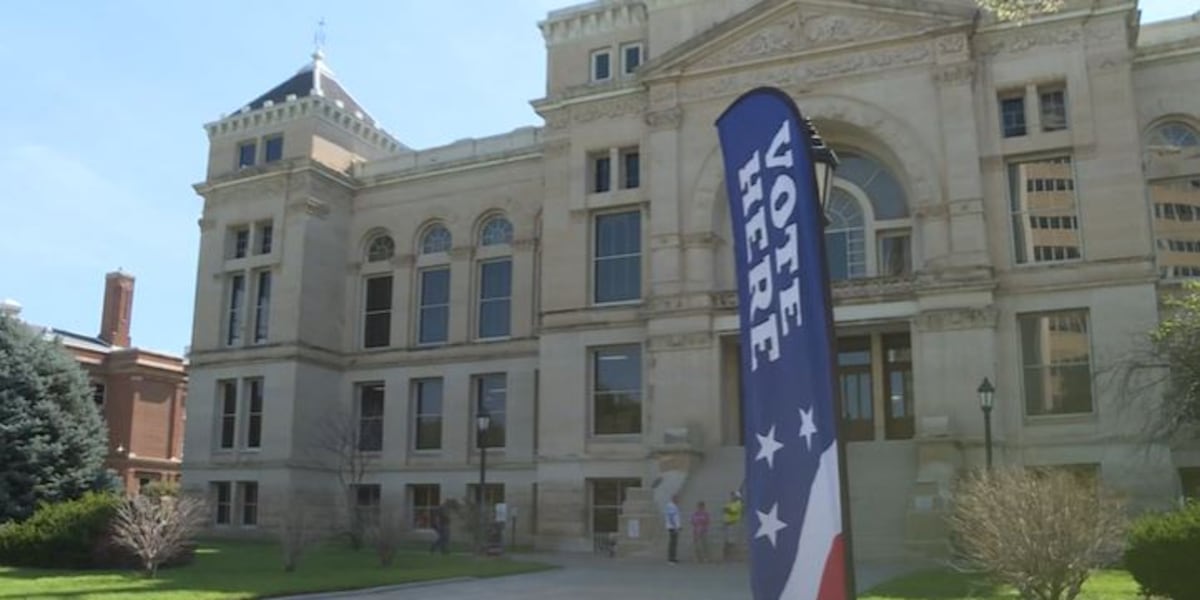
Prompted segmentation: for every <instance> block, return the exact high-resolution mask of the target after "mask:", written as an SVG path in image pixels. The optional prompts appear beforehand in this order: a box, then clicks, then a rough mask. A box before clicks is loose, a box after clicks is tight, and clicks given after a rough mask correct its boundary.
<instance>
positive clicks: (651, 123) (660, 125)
mask: <svg viewBox="0 0 1200 600" xmlns="http://www.w3.org/2000/svg"><path fill="white" fill-rule="evenodd" d="M645 120H646V126H647V127H649V128H650V130H651V131H663V130H669V129H678V128H679V124H680V123H682V122H683V109H682V108H680V107H678V106H673V107H671V108H665V109H663V110H656V111H653V112H648V113H646V117H645Z"/></svg>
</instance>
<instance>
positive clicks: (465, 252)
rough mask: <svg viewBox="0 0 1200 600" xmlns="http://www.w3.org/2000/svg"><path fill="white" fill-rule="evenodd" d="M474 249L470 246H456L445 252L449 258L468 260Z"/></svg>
mask: <svg viewBox="0 0 1200 600" xmlns="http://www.w3.org/2000/svg"><path fill="white" fill-rule="evenodd" d="M474 250H475V249H474V248H472V247H471V246H456V247H454V248H451V249H450V252H447V254H449V255H450V260H468V259H470V258H471V253H472V252H473V251H474Z"/></svg>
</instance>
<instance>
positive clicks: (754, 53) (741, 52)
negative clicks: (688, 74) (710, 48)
mask: <svg viewBox="0 0 1200 600" xmlns="http://www.w3.org/2000/svg"><path fill="white" fill-rule="evenodd" d="M799 30H800V15H799V13H797V12H794V11H793V12H792V13H791V14H789V15H787V16H786V17H784V18H782V19H780V20H778V21H776V22H774V23H770V24H768V25H766V26H764V27H762V28H760V29H758V30H756V31H752V32H750V33H749V34H748V35H745V36H743V37H742V38H740V39H737V40H734V41H733V42H732V43H730V44H729V45H727V46H726V47H724V48H722V49H720V50H718V51H716V52H713V53H712V54H709V55H708V56H705V57H703V58H701V59H700V60H699V61H697V62H695V63H693V64H692V65H691V68H693V69H712V68H716V67H723V66H725V65H732V64H739V63H744V62H747V61H749V60H751V59H756V58H761V57H764V56H771V55H775V54H786V53H789V52H793V51H795V50H797V49H799V47H800V44H801V39H800V38H801V36H800V33H799Z"/></svg>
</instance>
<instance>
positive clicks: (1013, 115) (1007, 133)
mask: <svg viewBox="0 0 1200 600" xmlns="http://www.w3.org/2000/svg"><path fill="white" fill-rule="evenodd" d="M1000 128H1001V131H1002V132H1003V133H1004V137H1006V138H1010V137H1020V136H1023V135H1025V132H1026V128H1025V92H1024V91H1022V92H1020V93H1019V94H1016V93H1014V94H1008V95H1004V96H1001V97H1000Z"/></svg>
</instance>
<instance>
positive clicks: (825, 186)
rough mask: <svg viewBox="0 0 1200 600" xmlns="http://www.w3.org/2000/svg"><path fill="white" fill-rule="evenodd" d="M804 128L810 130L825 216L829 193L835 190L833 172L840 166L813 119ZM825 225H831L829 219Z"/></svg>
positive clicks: (805, 122)
mask: <svg viewBox="0 0 1200 600" xmlns="http://www.w3.org/2000/svg"><path fill="white" fill-rule="evenodd" d="M804 127H805V128H806V129H807V130H808V141H809V144H810V145H811V146H812V153H813V154H812V156H813V170H814V171H815V172H816V177H817V194H818V195H819V196H820V198H821V214H825V206H826V205H827V204H828V201H829V192H830V191H831V190H832V189H833V172H834V170H836V169H837V166H838V159H837V154H834V152H833V148H830V147H829V146H826V145H825V140H823V139H821V134H820V133H817V128H816V126H815V125H813V122H812V119H807V118H806V119H804ZM825 224H826V225H828V224H829V219H828V217H826V219H825Z"/></svg>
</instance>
